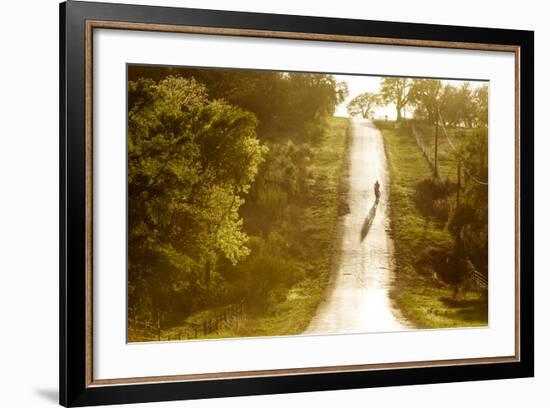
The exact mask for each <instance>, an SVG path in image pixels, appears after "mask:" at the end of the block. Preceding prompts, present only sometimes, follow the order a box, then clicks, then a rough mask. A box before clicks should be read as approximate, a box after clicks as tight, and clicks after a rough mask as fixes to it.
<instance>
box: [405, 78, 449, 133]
mask: <svg viewBox="0 0 550 408" xmlns="http://www.w3.org/2000/svg"><path fill="white" fill-rule="evenodd" d="M409 94H410V101H411V104H413V105H414V106H415V114H414V115H415V119H420V118H422V119H425V120H426V121H428V122H430V123H435V122H436V121H437V120H438V116H439V109H440V108H441V105H442V104H443V102H444V101H443V96H444V95H445V93H444V92H443V86H442V84H441V81H439V80H437V79H415V80H413V83H412V85H411V88H410V92H409Z"/></svg>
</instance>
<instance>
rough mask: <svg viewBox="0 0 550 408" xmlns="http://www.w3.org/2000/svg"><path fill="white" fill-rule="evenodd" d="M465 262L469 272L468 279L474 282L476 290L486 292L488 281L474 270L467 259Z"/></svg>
mask: <svg viewBox="0 0 550 408" xmlns="http://www.w3.org/2000/svg"><path fill="white" fill-rule="evenodd" d="M467 262H468V269H469V270H470V277H471V278H472V280H473V281H474V282H475V284H476V285H477V286H478V288H480V289H483V290H487V288H488V287H489V281H488V279H487V277H486V276H485V275H484V274H482V273H481V272H479V271H478V270H477V269H476V268H475V266H474V264H473V263H472V261H470V260H469V259H468V261H467Z"/></svg>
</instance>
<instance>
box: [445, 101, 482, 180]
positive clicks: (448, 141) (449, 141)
mask: <svg viewBox="0 0 550 408" xmlns="http://www.w3.org/2000/svg"><path fill="white" fill-rule="evenodd" d="M437 114H438V116H439V123H440V124H441V127H442V128H443V133H444V134H445V138H446V139H447V143H449V145H450V146H451V147H452V149H453V150H454V152H455V155H456V157H457V158H458V160H459V161H460V162H462V167H463V169H464V171H465V172H466V174H468V176H470V177H471V178H472V180H473V181H474V182H476V183H477V184H481V185H484V186H487V185H489V183H487V182H486V181H481V180H480V179H478V178H477V177H476V176H474V175H473V174H472V172H471V171H470V169H468V167H466V165H465V164H464V163H465V161H464V160H462V155H461V154H460V152H459V151H458V149H457V148H456V147H455V145H454V143H453V142H452V141H451V139H450V138H449V135H448V134H447V129H446V128H445V125H444V124H443V123H444V122H443V118H442V117H441V112H440V111H439V109H438V110H437Z"/></svg>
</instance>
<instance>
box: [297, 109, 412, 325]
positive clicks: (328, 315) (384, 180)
mask: <svg viewBox="0 0 550 408" xmlns="http://www.w3.org/2000/svg"><path fill="white" fill-rule="evenodd" d="M351 128H352V132H351V144H350V151H349V152H348V154H349V164H348V165H349V168H348V171H349V191H348V195H347V202H348V204H349V210H350V212H349V213H348V214H346V215H343V216H341V217H340V218H339V220H338V223H339V225H338V230H339V231H340V233H339V234H338V239H341V248H340V255H339V260H338V262H337V264H336V271H335V272H333V273H335V275H334V276H333V277H332V279H331V282H330V284H329V287H328V288H327V290H326V293H325V299H324V300H323V301H322V303H321V305H320V306H319V308H318V309H317V313H316V315H315V316H314V318H313V319H312V321H311V323H310V325H309V327H308V328H307V330H306V331H305V333H304V334H331V333H366V332H388V331H400V330H407V329H410V328H412V326H411V325H410V324H409V323H408V322H407V321H406V320H405V319H404V318H403V316H402V315H401V313H400V312H399V311H398V310H396V309H395V308H394V307H393V305H392V302H391V300H390V296H389V291H390V288H391V283H392V280H393V274H394V272H393V265H392V262H393V242H392V240H391V237H390V236H389V233H388V231H389V228H390V221H389V214H388V205H387V202H388V186H389V174H388V168H387V163H386V154H385V151H384V141H383V137H382V134H381V133H380V131H379V130H378V129H377V128H376V126H375V125H374V124H373V123H371V122H369V121H364V120H357V119H355V120H353V121H352V123H351ZM376 180H379V182H380V185H381V196H380V200H379V202H378V203H376V200H375V195H374V183H375V181H376Z"/></svg>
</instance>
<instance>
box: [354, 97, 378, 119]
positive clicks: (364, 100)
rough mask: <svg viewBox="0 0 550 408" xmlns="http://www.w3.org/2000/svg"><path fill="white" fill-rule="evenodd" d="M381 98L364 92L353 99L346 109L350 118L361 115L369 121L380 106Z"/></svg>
mask: <svg viewBox="0 0 550 408" xmlns="http://www.w3.org/2000/svg"><path fill="white" fill-rule="evenodd" d="M380 102H381V101H380V96H379V95H378V94H375V93H372V92H364V93H362V94H360V95H357V96H356V97H355V98H353V99H352V100H351V101H350V102H349V103H348V105H347V106H346V109H347V111H348V113H349V114H350V116H357V115H361V117H362V118H364V119H368V118H369V117H371V115H372V111H373V109H374V108H375V107H376V106H378V105H380Z"/></svg>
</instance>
